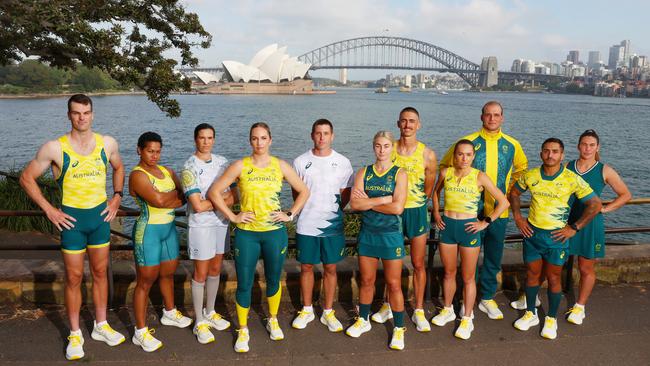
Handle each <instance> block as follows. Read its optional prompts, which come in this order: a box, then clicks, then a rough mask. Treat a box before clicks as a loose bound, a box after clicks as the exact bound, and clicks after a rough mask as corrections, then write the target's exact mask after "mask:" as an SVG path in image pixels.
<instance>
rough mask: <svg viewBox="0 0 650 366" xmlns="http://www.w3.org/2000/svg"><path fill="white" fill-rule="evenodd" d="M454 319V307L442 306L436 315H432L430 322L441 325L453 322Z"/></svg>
mask: <svg viewBox="0 0 650 366" xmlns="http://www.w3.org/2000/svg"><path fill="white" fill-rule="evenodd" d="M454 320H456V313H454V307H453V306H450V307H448V308H447V307H444V308H442V309H440V312H439V313H438V315H436V316H434V317H433V319H431V323H433V324H435V325H437V326H439V327H443V326H444V325H445V324H447V323H449V322H453V321H454Z"/></svg>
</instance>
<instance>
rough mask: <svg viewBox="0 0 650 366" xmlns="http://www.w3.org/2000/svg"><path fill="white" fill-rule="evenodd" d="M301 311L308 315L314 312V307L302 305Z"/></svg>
mask: <svg viewBox="0 0 650 366" xmlns="http://www.w3.org/2000/svg"><path fill="white" fill-rule="evenodd" d="M302 311H306V312H308V313H313V312H314V307H313V306H312V305H309V306H305V305H303V306H302Z"/></svg>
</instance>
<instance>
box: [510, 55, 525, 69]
mask: <svg viewBox="0 0 650 366" xmlns="http://www.w3.org/2000/svg"><path fill="white" fill-rule="evenodd" d="M522 62H524V60H522V59H520V58H518V59H515V60H513V61H512V66H511V67H510V71H512V72H521V63H522Z"/></svg>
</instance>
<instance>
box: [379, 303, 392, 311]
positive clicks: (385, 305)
mask: <svg viewBox="0 0 650 366" xmlns="http://www.w3.org/2000/svg"><path fill="white" fill-rule="evenodd" d="M389 311H390V305H387V304H386V303H383V304H382V305H381V308H379V312H380V313H387V312H389Z"/></svg>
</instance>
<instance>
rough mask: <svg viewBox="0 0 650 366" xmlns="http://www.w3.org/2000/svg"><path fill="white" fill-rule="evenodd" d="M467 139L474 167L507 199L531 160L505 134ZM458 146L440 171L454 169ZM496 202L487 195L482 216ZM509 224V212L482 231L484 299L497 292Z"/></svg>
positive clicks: (474, 135)
mask: <svg viewBox="0 0 650 366" xmlns="http://www.w3.org/2000/svg"><path fill="white" fill-rule="evenodd" d="M463 139H467V140H470V141H472V143H474V152H475V153H476V156H475V157H474V163H473V164H472V166H473V167H474V168H476V169H478V170H480V171H482V172H484V173H485V174H487V176H488V177H489V178H490V180H492V182H493V183H494V185H495V186H497V188H499V190H501V192H504V193H505V194H506V195H507V194H508V191H509V190H510V187H511V184H510V180H511V179H512V181H517V179H519V177H520V176H521V175H522V174H523V173H524V172H525V171H526V169H527V168H528V159H526V155H525V154H524V150H523V149H522V148H521V145H520V144H519V142H518V141H517V140H515V139H514V138H513V137H511V136H509V135H506V134H505V133H503V132H502V131H501V130H499V132H496V133H490V132H488V131H486V130H485V129H483V128H482V129H481V130H480V131H477V132H474V133H472V134H469V135H467V136H465V137H463ZM453 154H454V146H451V147H450V148H449V150H448V151H447V153H446V154H445V156H444V157H443V158H442V160H440V168H444V167H449V166H451V165H452V159H453ZM495 203H496V200H495V199H494V197H492V196H491V195H490V194H489V193H487V194H484V195H483V200H482V201H481V204H482V205H483V207H482V209H481V208H479V216H480V215H481V214H482V215H483V216H487V215H489V214H491V213H492V211H494V205H495ZM507 224H508V210H506V211H505V212H504V213H503V214H501V216H500V217H499V218H498V219H496V220H494V221H492V223H491V224H490V225H489V226H488V227H487V228H486V229H485V230H483V231H481V238H482V245H483V266H482V268H481V271H480V272H477V273H478V274H479V281H478V282H479V283H480V287H481V299H482V300H491V299H492V298H493V297H494V295H495V293H496V290H497V274H498V273H499V271H501V259H502V258H503V244H504V240H505V237H506V226H507Z"/></svg>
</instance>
